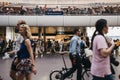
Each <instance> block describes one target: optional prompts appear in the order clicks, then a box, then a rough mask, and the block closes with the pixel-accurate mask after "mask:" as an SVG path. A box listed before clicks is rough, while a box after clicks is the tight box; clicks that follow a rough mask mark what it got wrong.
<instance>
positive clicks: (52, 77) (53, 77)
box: [49, 52, 92, 80]
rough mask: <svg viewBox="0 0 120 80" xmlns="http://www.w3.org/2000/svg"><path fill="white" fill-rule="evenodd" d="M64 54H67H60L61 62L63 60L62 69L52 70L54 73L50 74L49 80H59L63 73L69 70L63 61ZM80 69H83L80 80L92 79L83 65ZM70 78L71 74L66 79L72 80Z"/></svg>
mask: <svg viewBox="0 0 120 80" xmlns="http://www.w3.org/2000/svg"><path fill="white" fill-rule="evenodd" d="M64 54H67V53H65V52H62V53H60V55H61V56H62V60H63V64H64V66H63V67H62V69H61V70H54V71H52V72H51V73H50V75H49V78H50V80H60V78H61V76H62V75H63V74H64V73H65V72H67V71H68V70H69V68H67V66H66V62H65V59H64ZM82 57H84V58H85V56H82ZM82 67H83V72H82V75H81V77H82V80H90V79H92V75H91V74H90V69H89V68H85V66H84V65H82ZM72 77H73V74H72V75H70V76H69V77H67V79H71V80H72ZM86 78H87V79H86Z"/></svg>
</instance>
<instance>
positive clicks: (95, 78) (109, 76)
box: [93, 74, 114, 80]
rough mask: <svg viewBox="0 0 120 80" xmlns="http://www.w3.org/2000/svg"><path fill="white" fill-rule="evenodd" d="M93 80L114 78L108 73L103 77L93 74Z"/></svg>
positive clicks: (110, 79) (112, 79) (111, 79)
mask: <svg viewBox="0 0 120 80" xmlns="http://www.w3.org/2000/svg"><path fill="white" fill-rule="evenodd" d="M93 80H114V78H113V76H112V74H110V75H107V76H105V77H104V78H102V77H96V76H93Z"/></svg>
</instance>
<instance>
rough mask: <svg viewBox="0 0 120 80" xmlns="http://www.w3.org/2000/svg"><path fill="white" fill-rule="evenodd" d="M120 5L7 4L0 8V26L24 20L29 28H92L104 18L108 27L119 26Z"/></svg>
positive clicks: (14, 24)
mask: <svg viewBox="0 0 120 80" xmlns="http://www.w3.org/2000/svg"><path fill="white" fill-rule="evenodd" d="M119 15H120V3H91V4H37V5H35V4H25V3H24V4H23V3H22V4H21V3H19V4H14V5H13V4H9V5H1V6H0V26H16V23H17V21H18V20H20V19H23V20H25V21H26V22H27V23H28V24H29V25H30V26H94V24H95V22H96V20H98V19H100V18H104V19H107V20H108V23H109V24H110V26H119V25H120V16H119Z"/></svg>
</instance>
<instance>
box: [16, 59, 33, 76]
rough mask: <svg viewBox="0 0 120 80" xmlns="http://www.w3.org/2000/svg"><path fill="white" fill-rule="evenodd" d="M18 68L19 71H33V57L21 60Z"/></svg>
mask: <svg viewBox="0 0 120 80" xmlns="http://www.w3.org/2000/svg"><path fill="white" fill-rule="evenodd" d="M16 69H17V70H18V72H19V73H25V74H26V73H31V71H32V64H31V59H29V58H26V59H22V60H20V61H19V63H18V64H17V66H16Z"/></svg>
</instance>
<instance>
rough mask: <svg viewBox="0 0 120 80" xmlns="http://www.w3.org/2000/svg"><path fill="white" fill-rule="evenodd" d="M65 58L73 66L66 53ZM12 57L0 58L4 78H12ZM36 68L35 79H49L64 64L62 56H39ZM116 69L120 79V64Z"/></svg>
mask: <svg viewBox="0 0 120 80" xmlns="http://www.w3.org/2000/svg"><path fill="white" fill-rule="evenodd" d="M117 59H118V60H119V61H120V58H119V57H117ZM65 60H66V63H67V66H71V64H70V60H69V57H68V55H65ZM11 62H12V59H7V60H2V59H1V58H0V76H1V77H2V78H3V80H11V79H10V77H9V71H10V65H11ZM35 64H36V68H37V74H36V75H34V74H33V80H49V74H50V72H51V71H52V70H56V69H61V67H62V66H63V62H62V57H61V56H60V55H50V54H49V55H46V56H43V57H42V58H39V57H38V58H37V59H36V60H35ZM115 70H116V73H117V74H116V75H115V76H116V79H115V80H119V79H118V74H120V66H119V67H116V68H115ZM75 75H76V74H74V77H73V80H76V79H75Z"/></svg>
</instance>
